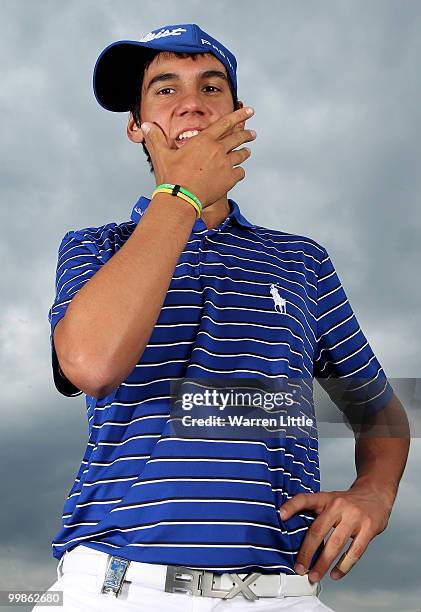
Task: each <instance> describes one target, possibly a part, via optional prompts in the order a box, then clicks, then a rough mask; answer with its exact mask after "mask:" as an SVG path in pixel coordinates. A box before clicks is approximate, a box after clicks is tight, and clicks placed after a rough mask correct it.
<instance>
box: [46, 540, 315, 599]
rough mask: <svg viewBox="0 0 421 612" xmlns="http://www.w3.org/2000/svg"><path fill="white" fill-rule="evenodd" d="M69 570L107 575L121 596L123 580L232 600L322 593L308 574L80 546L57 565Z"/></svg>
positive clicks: (107, 591) (104, 590)
mask: <svg viewBox="0 0 421 612" xmlns="http://www.w3.org/2000/svg"><path fill="white" fill-rule="evenodd" d="M67 572H70V573H79V574H88V575H95V576H97V577H102V576H104V582H103V584H102V587H101V589H100V592H101V594H102V595H114V596H115V597H118V595H119V594H120V591H121V588H122V585H123V582H134V583H139V584H142V585H143V586H151V587H155V588H158V589H161V590H163V591H166V592H168V593H180V592H181V593H183V592H184V593H188V594H190V595H201V596H203V597H220V598H224V599H231V598H232V597H235V596H236V595H238V594H240V593H241V594H242V595H243V596H244V597H245V598H246V599H251V600H254V599H258V598H259V597H281V598H282V597H302V596H304V595H318V594H319V593H320V590H321V585H320V582H315V583H313V584H311V583H310V581H309V579H308V575H307V574H304V576H299V575H289V574H284V573H274V574H260V573H259V572H254V573H248V574H247V573H244V572H243V573H238V574H237V573H233V574H231V573H223V574H218V573H214V572H211V571H207V570H194V569H190V568H187V567H182V566H176V565H159V564H155V563H140V562H138V561H129V560H127V559H124V558H122V557H120V556H119V555H118V553H117V551H116V555H115V556H112V555H108V554H107V553H104V552H101V551H99V550H95V549H92V548H89V547H88V546H83V545H79V546H76V547H75V548H73V549H72V550H71V551H66V552H65V554H64V555H63V556H62V558H61V559H60V561H59V564H58V566H57V576H58V578H60V576H61V575H62V574H65V573H67Z"/></svg>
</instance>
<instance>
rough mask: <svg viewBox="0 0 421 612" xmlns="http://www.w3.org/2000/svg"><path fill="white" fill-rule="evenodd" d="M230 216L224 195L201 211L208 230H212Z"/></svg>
mask: <svg viewBox="0 0 421 612" xmlns="http://www.w3.org/2000/svg"><path fill="white" fill-rule="evenodd" d="M229 214H230V205H229V203H228V198H227V196H226V195H225V196H224V197H222V198H221V199H220V200H217V201H216V202H214V203H213V204H210V206H206V208H204V209H203V211H202V219H203V221H204V223H205V224H206V227H207V228H208V229H212V228H214V227H216V226H217V225H219V224H220V223H222V221H224V219H226V218H227V217H228V215H229Z"/></svg>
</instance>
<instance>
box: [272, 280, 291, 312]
mask: <svg viewBox="0 0 421 612" xmlns="http://www.w3.org/2000/svg"><path fill="white" fill-rule="evenodd" d="M270 292H271V295H272V297H273V302H274V304H275V310H276V311H278V308H277V307H278V306H279V311H278V312H280V313H282V314H286V311H287V301H286V300H285V299H284V298H282V297H281V296H280V295H279V292H278V288H277V286H276V285H275V284H273V283H272V284H271V286H270Z"/></svg>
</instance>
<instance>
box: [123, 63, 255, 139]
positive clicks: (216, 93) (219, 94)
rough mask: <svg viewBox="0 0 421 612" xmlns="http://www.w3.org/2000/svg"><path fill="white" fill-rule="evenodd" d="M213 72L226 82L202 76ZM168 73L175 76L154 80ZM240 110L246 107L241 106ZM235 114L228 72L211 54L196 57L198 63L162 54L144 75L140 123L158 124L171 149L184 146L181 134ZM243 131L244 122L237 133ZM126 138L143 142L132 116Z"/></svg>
mask: <svg viewBox="0 0 421 612" xmlns="http://www.w3.org/2000/svg"><path fill="white" fill-rule="evenodd" d="M210 70H213V71H218V72H220V73H222V74H223V75H225V78H223V77H221V76H218V75H213V76H212V75H208V76H206V75H204V74H203V73H204V72H205V71H210ZM168 73H173V74H174V76H171V77H166V78H165V79H162V78H159V79H158V80H155V77H159V76H160V75H163V74H168ZM240 106H241V107H242V106H243V103H242V102H240ZM233 110H234V105H233V99H232V95H231V90H230V88H229V84H228V76H227V71H226V69H225V66H224V65H223V64H222V62H220V61H219V60H218V59H217V58H216V57H215V56H214V55H212V54H207V55H205V56H197V57H196V59H193V58H192V57H186V58H180V57H176V56H170V57H168V56H166V55H164V54H159V55H157V56H156V57H155V58H154V60H153V61H152V63H151V64H150V65H149V66H148V68H147V69H146V71H145V75H144V78H143V85H142V92H141V105H140V123H142V122H143V121H149V122H155V123H157V124H158V125H159V126H160V127H161V129H162V130H163V132H164V134H165V135H166V137H167V141H168V144H169V146H170V148H172V149H177V148H180V147H181V146H183V144H184V143H180V142H177V141H176V138H177V136H178V135H179V134H180V133H181V132H183V131H186V130H188V129H194V128H196V129H198V130H199V131H200V130H201V129H204V128H206V127H208V126H209V125H211V124H212V123H215V121H217V120H218V119H219V118H220V117H222V116H223V115H226V114H228V113H232V112H233ZM243 128H244V122H243V123H241V124H238V125H237V126H236V127H235V128H234V129H235V130H238V129H243ZM127 134H128V137H129V138H130V139H131V140H133V141H134V142H138V143H139V142H142V140H143V136H142V130H140V129H139V128H137V126H136V124H135V122H134V119H133V117H132V116H131V115H130V119H129V124H128V127H127ZM193 138H194V136H193ZM185 142H187V141H185Z"/></svg>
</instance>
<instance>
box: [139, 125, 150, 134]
mask: <svg viewBox="0 0 421 612" xmlns="http://www.w3.org/2000/svg"><path fill="white" fill-rule="evenodd" d="M140 127H141V128H142V130H143V131H144V132H145V134H147V133H148V132H149V131H150V129H151V128H150V127H149V125H148V124H147V123H142V125H141V126H140Z"/></svg>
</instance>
